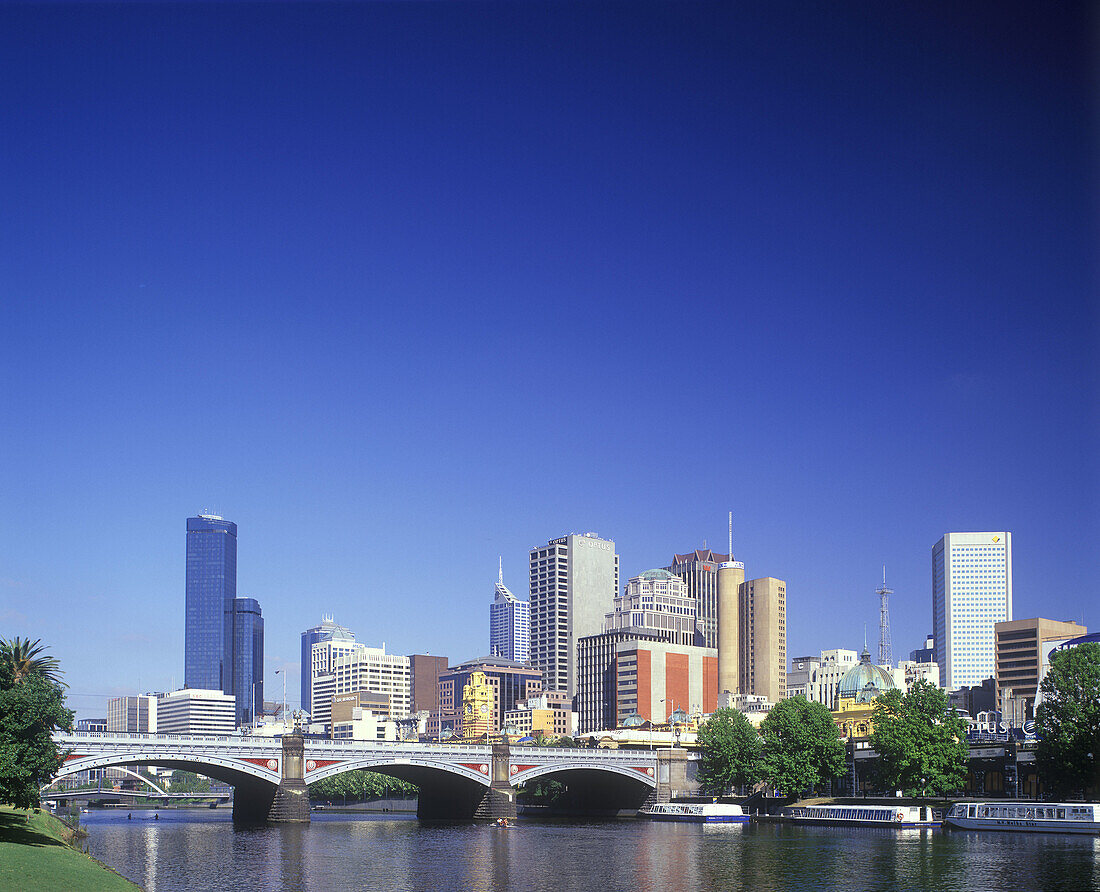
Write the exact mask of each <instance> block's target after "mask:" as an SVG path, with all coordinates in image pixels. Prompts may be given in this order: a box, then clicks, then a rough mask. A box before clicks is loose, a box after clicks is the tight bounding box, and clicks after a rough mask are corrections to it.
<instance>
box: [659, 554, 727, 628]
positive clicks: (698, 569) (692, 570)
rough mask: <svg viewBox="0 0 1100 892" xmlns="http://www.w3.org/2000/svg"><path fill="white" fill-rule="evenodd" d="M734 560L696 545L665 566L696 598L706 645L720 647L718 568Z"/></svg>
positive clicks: (696, 607) (675, 556) (675, 555)
mask: <svg viewBox="0 0 1100 892" xmlns="http://www.w3.org/2000/svg"><path fill="white" fill-rule="evenodd" d="M732 560H733V558H732V557H730V556H729V555H725V554H718V553H717V552H714V551H711V550H710V549H709V548H697V549H695V551H689V552H688V553H687V554H674V555H673V556H672V563H671V564H669V565H668V566H667V567H665V569H666V570H668V571H669V572H671V573H674V574H675V575H677V576H679V577H680V578H681V579H682V580H684V584H685V585H686V586H687V592H688V594H689V595H690V596H691V597H692V598H693V599H694V600H695V610H696V613H697V614H698V617H699V628H700V629H701V630H702V632H703V638H704V644H705V645H706V646H707V647H717V646H718V568H719V567H720V566H721V564H723V563H726V562H727V561H732Z"/></svg>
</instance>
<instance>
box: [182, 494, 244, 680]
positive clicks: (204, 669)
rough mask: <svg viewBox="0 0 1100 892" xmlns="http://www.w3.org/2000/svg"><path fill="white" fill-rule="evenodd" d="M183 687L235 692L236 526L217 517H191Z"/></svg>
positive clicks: (205, 515) (188, 520) (188, 531)
mask: <svg viewBox="0 0 1100 892" xmlns="http://www.w3.org/2000/svg"><path fill="white" fill-rule="evenodd" d="M186 587H187V591H186V615H185V621H184V650H183V684H184V687H188V688H201V689H203V690H214V691H224V692H225V693H227V694H231V693H233V668H232V659H231V657H230V654H231V652H232V649H233V601H234V599H235V598H236V597H237V525H236V524H235V523H231V522H230V521H228V520H225V519H223V518H221V517H218V516H217V515H214V514H200V515H199V516H198V517H189V518H187V582H186Z"/></svg>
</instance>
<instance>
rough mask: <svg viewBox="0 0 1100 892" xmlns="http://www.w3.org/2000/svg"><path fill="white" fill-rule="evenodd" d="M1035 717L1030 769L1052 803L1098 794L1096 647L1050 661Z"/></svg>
mask: <svg viewBox="0 0 1100 892" xmlns="http://www.w3.org/2000/svg"><path fill="white" fill-rule="evenodd" d="M1040 691H1042V695H1043V699H1042V702H1041V703H1040V704H1039V708H1038V709H1037V710H1036V712H1035V735H1036V736H1037V737H1038V738H1039V744H1038V747H1037V748H1036V752H1035V764H1036V767H1037V768H1038V769H1039V777H1040V778H1041V779H1042V782H1043V786H1044V787H1046V788H1047V789H1048V790H1049V791H1050V792H1051V793H1052V794H1054V795H1055V796H1056V797H1058V798H1064V797H1065V796H1066V795H1067V794H1070V793H1077V792H1085V793H1087V794H1088V795H1090V796H1095V795H1096V794H1097V793H1098V792H1100V761H1098V760H1100V644H1093V643H1086V644H1078V645H1077V646H1076V647H1071V648H1069V649H1067V650H1063V651H1055V652H1054V653H1053V654H1052V655H1051V660H1050V670H1049V671H1048V672H1047V674H1046V677H1045V678H1044V679H1043V683H1042V685H1041V686H1040Z"/></svg>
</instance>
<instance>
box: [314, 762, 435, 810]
mask: <svg viewBox="0 0 1100 892" xmlns="http://www.w3.org/2000/svg"><path fill="white" fill-rule="evenodd" d="M416 793H417V788H416V787H414V786H413V785H412V784H409V783H406V782H405V781H402V780H398V779H397V778H396V777H390V776H388V775H385V774H379V773H378V772H377V771H366V770H365V769H360V770H357V771H345V772H344V773H343V774H337V775H334V776H333V777H326V778H324V779H323V780H319V781H316V782H314V783H312V784H310V785H309V795H310V796H311V797H312V798H314V799H324V800H326V801H328V802H332V801H333V800H336V799H344V798H346V799H348V800H350V801H351V802H362V801H365V800H368V799H384V798H387V797H394V798H406V797H410V796H415V795H416Z"/></svg>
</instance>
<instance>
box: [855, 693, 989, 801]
mask: <svg viewBox="0 0 1100 892" xmlns="http://www.w3.org/2000/svg"><path fill="white" fill-rule="evenodd" d="M871 721H872V724H873V726H874V731H873V732H872V734H871V745H872V746H873V747H874V748H875V752H876V753H878V756H879V761H878V772H879V778H880V780H881V782H882V785H883V787H884V788H885V789H892V790H897V789H900V790H904V791H905V792H906V794H907V795H920V796H926V795H928V793H929V791H932V792H934V793H937V794H947V793H949V792H951V791H952V790H958V789H960V788H961V787H962V786H963V784H964V782H965V781H966V770H967V764H968V762H969V759H970V749H969V747H968V746H967V744H966V721H965V720H964V719H962V718H960V717H959V715H958V714H957V713H956V712H955V710H954V708H953V707H949V706H948V702H947V692H946V691H943V690H941V689H940V688H938V687H936V686H935V685H931V684H928V682H926V681H923V680H920V681H917V682H916V683H915V684H914V685H913V687H912V688H910V689H909V692H908V693H906V694H902V692H901V691H899V690H897V689H894V690H890V691H886V692H885V693H884V694H880V695H879V696H878V697H876V698H875V707H874V716H873V718H872V720H871Z"/></svg>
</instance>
